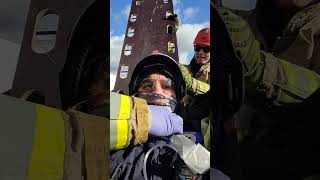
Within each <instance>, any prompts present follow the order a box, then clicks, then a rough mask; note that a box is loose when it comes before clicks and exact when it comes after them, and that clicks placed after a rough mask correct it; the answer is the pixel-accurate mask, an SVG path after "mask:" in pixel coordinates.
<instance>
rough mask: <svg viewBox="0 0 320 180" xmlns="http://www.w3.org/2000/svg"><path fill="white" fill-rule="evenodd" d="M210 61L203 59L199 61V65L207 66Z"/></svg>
mask: <svg viewBox="0 0 320 180" xmlns="http://www.w3.org/2000/svg"><path fill="white" fill-rule="evenodd" d="M207 62H208V61H207V60H204V59H201V60H197V64H206V63H207Z"/></svg>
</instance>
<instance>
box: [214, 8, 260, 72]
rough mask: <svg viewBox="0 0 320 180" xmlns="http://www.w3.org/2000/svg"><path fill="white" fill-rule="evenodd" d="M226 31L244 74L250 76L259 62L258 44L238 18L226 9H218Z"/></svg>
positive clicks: (245, 24) (248, 28)
mask: <svg viewBox="0 0 320 180" xmlns="http://www.w3.org/2000/svg"><path fill="white" fill-rule="evenodd" d="M219 14H220V16H221V18H222V20H223V21H224V23H225V25H226V28H227V31H228V32H229V35H230V38H231V40H232V42H233V45H234V47H235V51H236V53H237V55H238V58H239V60H241V61H242V62H243V64H244V66H245V73H246V74H247V75H250V74H252V73H253V71H255V70H256V68H257V67H258V66H259V63H260V62H261V50H260V43H259V42H258V41H257V40H256V39H255V36H254V33H253V31H252V30H251V28H250V26H249V24H248V23H247V22H246V21H245V20H244V19H242V18H241V17H240V16H238V15H236V14H234V13H233V12H231V11H230V10H228V9H225V8H221V9H219Z"/></svg>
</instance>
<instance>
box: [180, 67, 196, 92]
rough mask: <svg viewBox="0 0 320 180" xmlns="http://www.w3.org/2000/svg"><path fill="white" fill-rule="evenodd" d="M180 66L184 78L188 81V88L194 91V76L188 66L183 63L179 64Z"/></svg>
mask: <svg viewBox="0 0 320 180" xmlns="http://www.w3.org/2000/svg"><path fill="white" fill-rule="evenodd" d="M179 68H180V70H181V73H182V76H183V79H184V81H185V82H186V86H187V90H188V91H191V92H193V89H192V84H193V78H192V76H191V74H190V72H189V70H188V68H186V67H185V66H184V65H182V64H179Z"/></svg>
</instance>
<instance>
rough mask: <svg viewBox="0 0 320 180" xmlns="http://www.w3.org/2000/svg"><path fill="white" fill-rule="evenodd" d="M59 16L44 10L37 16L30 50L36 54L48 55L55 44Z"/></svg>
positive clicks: (53, 11) (52, 11) (51, 11)
mask: <svg viewBox="0 0 320 180" xmlns="http://www.w3.org/2000/svg"><path fill="white" fill-rule="evenodd" d="M58 25H59V15H58V14H57V13H56V12H55V10H50V9H45V10H43V11H41V12H40V13H39V14H38V15H37V20H36V23H35V28H34V32H33V38H32V43H31V48H32V50H33V51H34V52H36V53H41V54H42V53H48V52H49V51H51V50H52V49H53V48H54V46H55V43H56V34H57V31H58Z"/></svg>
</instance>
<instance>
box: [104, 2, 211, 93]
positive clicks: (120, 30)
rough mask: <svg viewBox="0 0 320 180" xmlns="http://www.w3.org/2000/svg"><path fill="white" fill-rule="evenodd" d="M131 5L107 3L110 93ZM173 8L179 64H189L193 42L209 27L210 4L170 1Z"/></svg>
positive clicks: (128, 3)
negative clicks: (176, 19) (178, 21)
mask: <svg viewBox="0 0 320 180" xmlns="http://www.w3.org/2000/svg"><path fill="white" fill-rule="evenodd" d="M131 3H132V0H111V1H110V37H111V38H110V53H111V54H110V87H111V90H112V89H113V87H114V83H115V78H116V73H117V69H118V65H119V61H120V54H121V50H122V45H123V40H124V33H125V31H126V28H127V21H128V16H129V13H130V7H131ZM173 8H174V13H176V14H178V17H179V19H180V27H179V30H178V31H177V40H178V42H177V43H178V49H179V62H181V63H183V64H188V63H189V62H190V60H191V58H192V56H193V40H194V38H195V36H196V34H197V32H198V31H199V30H200V29H202V28H204V27H209V25H210V0H198V1H196V0H173Z"/></svg>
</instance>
